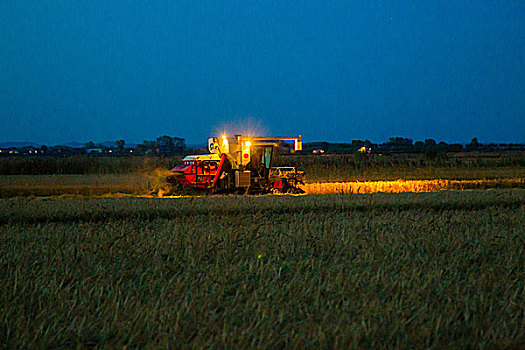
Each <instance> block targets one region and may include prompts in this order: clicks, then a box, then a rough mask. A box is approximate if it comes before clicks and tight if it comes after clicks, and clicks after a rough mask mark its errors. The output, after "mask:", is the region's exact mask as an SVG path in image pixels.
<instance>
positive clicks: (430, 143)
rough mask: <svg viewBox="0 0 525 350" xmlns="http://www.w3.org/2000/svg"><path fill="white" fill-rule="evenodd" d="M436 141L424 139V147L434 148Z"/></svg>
mask: <svg viewBox="0 0 525 350" xmlns="http://www.w3.org/2000/svg"><path fill="white" fill-rule="evenodd" d="M435 145H436V141H435V140H433V139H425V146H435Z"/></svg>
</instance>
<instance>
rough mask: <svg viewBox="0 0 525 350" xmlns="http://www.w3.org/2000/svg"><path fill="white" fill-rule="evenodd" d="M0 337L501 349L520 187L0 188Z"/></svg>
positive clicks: (520, 211)
mask: <svg viewBox="0 0 525 350" xmlns="http://www.w3.org/2000/svg"><path fill="white" fill-rule="evenodd" d="M0 231H1V232H2V234H1V236H0V249H1V251H0V264H1V266H0V274H1V278H0V298H1V299H0V300H1V303H0V314H1V315H2V318H1V320H0V339H2V340H1V341H2V346H3V347H6V348H49V347H53V348H71V347H77V346H80V347H91V346H102V347H111V346H114V347H123V346H131V347H150V348H159V347H170V346H171V347H174V348H178V347H182V346H185V347H216V348H253V347H258V348H279V347H282V346H287V347H294V348H304V347H316V348H317V347H321V348H348V347H366V348H369V347H374V348H384V347H401V348H407V347H411V348H413V347H415V348H443V347H448V348H457V347H463V348H465V347H466V348H472V347H479V348H493V347H496V348H505V347H519V346H520V344H521V345H522V344H523V342H524V340H525V339H524V337H523V334H525V329H524V324H525V318H524V305H525V282H524V281H525V279H524V276H525V248H524V247H525V237H524V232H525V190H523V189H496V190H483V191H480V190H475V191H464V192H459V191H450V192H437V193H419V194H414V193H402V194H385V193H383V194H364V195H351V194H350V195H349V194H338V195H310V196H261V197H235V196H229V197H228V196H227V197H200V198H176V199H154V198H150V199H146V198H105V199H89V198H84V199H29V198H13V199H3V200H0Z"/></svg>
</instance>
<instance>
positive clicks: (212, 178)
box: [167, 135, 304, 194]
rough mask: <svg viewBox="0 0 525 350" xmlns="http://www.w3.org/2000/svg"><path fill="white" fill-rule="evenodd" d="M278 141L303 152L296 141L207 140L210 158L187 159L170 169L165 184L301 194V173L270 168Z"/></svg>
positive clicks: (206, 188)
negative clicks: (292, 142)
mask: <svg viewBox="0 0 525 350" xmlns="http://www.w3.org/2000/svg"><path fill="white" fill-rule="evenodd" d="M279 141H294V150H295V151H300V150H302V141H301V136H298V137H246V136H242V135H235V136H234V137H227V136H226V135H223V136H221V137H220V138H219V137H212V138H210V139H209V140H208V148H209V151H210V153H211V154H205V155H194V156H186V157H185V158H184V159H183V163H182V164H181V165H177V166H176V167H175V168H173V169H171V172H172V173H173V175H170V176H168V178H167V181H168V182H169V183H171V184H173V185H175V186H176V187H179V188H184V187H186V188H194V189H201V190H206V191H208V192H213V193H250V194H256V193H272V192H281V193H304V191H303V190H302V189H301V188H299V187H297V185H298V184H304V182H303V177H304V172H302V171H297V170H296V169H295V168H294V167H272V156H273V152H274V148H275V146H277V145H278V142H279Z"/></svg>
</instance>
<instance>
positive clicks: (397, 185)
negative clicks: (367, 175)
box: [302, 178, 525, 194]
mask: <svg viewBox="0 0 525 350" xmlns="http://www.w3.org/2000/svg"><path fill="white" fill-rule="evenodd" d="M302 188H303V189H304V190H305V192H306V193H307V194H330V193H377V192H387V193H400V192H435V191H443V190H474V189H490V188H525V178H516V179H484V180H397V181H365V182H359V181H356V182H332V183H324V182H316V183H307V184H305V185H304V186H303V187H302Z"/></svg>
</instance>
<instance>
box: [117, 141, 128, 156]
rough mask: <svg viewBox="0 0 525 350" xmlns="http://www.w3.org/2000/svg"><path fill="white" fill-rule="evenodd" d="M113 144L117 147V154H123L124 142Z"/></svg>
mask: <svg viewBox="0 0 525 350" xmlns="http://www.w3.org/2000/svg"><path fill="white" fill-rule="evenodd" d="M115 144H116V145H117V150H118V152H119V153H124V145H125V144H126V141H124V140H118V141H117V142H115Z"/></svg>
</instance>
